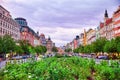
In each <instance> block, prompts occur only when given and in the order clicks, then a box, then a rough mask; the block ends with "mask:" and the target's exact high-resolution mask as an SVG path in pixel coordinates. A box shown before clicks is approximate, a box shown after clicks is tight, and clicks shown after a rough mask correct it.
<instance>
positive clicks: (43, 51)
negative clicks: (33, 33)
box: [35, 45, 47, 54]
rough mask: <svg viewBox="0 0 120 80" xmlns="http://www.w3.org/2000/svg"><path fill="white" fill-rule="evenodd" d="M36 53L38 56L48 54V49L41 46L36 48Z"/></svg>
mask: <svg viewBox="0 0 120 80" xmlns="http://www.w3.org/2000/svg"><path fill="white" fill-rule="evenodd" d="M35 51H36V53H37V54H44V53H46V51H47V49H46V47H45V46H42V45H40V46H36V47H35Z"/></svg>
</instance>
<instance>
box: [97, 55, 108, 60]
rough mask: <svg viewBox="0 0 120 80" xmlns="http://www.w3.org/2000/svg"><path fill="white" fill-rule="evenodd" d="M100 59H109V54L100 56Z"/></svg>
mask: <svg viewBox="0 0 120 80" xmlns="http://www.w3.org/2000/svg"><path fill="white" fill-rule="evenodd" d="M98 59H108V56H98Z"/></svg>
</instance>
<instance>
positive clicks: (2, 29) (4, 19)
mask: <svg viewBox="0 0 120 80" xmlns="http://www.w3.org/2000/svg"><path fill="white" fill-rule="evenodd" d="M19 29H20V26H19V24H18V23H17V22H16V21H15V20H14V19H12V16H11V15H10V12H9V11H7V10H6V9H5V8H3V7H2V6H1V5H0V36H4V35H6V34H7V35H10V36H11V37H12V38H14V40H19V39H20V32H19Z"/></svg>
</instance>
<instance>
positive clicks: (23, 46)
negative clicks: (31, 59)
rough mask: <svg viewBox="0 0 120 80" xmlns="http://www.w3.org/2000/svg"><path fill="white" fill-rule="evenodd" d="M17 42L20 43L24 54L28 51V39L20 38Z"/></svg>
mask: <svg viewBox="0 0 120 80" xmlns="http://www.w3.org/2000/svg"><path fill="white" fill-rule="evenodd" d="M19 44H20V46H21V48H22V50H23V52H24V53H25V54H29V53H30V50H29V46H31V45H30V44H29V43H28V41H25V40H20V41H19Z"/></svg>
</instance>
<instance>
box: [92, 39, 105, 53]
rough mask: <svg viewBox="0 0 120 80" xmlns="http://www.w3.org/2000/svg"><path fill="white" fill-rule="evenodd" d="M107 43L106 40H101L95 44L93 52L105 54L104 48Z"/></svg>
mask: <svg viewBox="0 0 120 80" xmlns="http://www.w3.org/2000/svg"><path fill="white" fill-rule="evenodd" d="M106 42H107V39H106V38H99V39H97V40H96V41H95V42H93V52H95V53H97V52H104V46H105V44H106Z"/></svg>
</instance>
